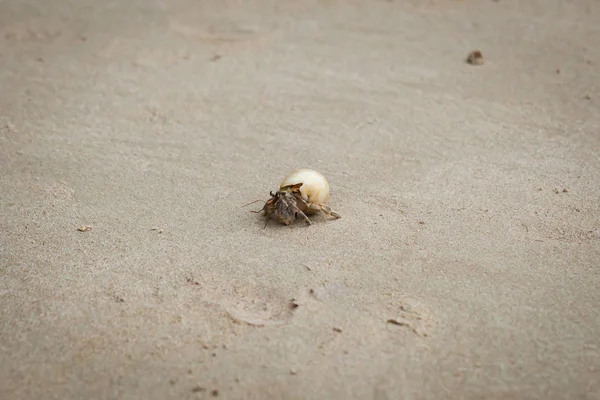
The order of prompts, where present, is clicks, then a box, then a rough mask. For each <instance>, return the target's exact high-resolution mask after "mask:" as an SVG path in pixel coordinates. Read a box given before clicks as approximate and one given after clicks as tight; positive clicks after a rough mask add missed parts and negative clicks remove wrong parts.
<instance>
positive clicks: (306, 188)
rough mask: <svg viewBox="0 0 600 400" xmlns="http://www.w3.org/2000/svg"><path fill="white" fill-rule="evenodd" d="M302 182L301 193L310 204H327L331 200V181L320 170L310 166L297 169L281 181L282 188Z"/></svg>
mask: <svg viewBox="0 0 600 400" xmlns="http://www.w3.org/2000/svg"><path fill="white" fill-rule="evenodd" d="M301 182H302V186H300V193H302V198H303V199H304V201H306V202H308V203H310V204H319V205H321V204H325V203H326V202H327V200H329V183H327V180H326V179H325V177H324V176H323V175H321V174H320V173H319V172H317V171H314V170H312V169H308V168H301V169H297V170H295V171H294V172H292V173H291V174H289V175H288V176H286V177H285V179H284V180H283V181H282V182H281V185H280V188H283V187H285V186H289V185H295V184H298V183H301Z"/></svg>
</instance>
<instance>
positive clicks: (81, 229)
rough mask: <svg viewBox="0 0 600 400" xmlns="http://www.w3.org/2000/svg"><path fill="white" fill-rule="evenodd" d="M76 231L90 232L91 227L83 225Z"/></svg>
mask: <svg viewBox="0 0 600 400" xmlns="http://www.w3.org/2000/svg"><path fill="white" fill-rule="evenodd" d="M77 230H78V231H79V232H89V231H91V230H92V227H91V226H89V225H83V226H80V227H79V228H77Z"/></svg>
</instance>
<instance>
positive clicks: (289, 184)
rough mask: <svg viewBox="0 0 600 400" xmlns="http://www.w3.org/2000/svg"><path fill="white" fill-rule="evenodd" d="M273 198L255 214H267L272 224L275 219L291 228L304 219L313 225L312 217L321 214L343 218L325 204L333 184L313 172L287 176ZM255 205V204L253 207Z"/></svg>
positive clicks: (295, 173) (299, 170)
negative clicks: (292, 224) (294, 222)
mask: <svg viewBox="0 0 600 400" xmlns="http://www.w3.org/2000/svg"><path fill="white" fill-rule="evenodd" d="M270 195H271V198H270V199H269V200H267V202H265V205H264V207H263V208H262V209H261V210H259V211H253V212H254V213H260V212H264V214H265V217H266V218H267V222H266V224H265V228H266V227H267V225H268V224H269V221H270V219H271V217H272V216H275V218H276V219H277V220H278V221H279V222H281V223H282V224H284V225H290V224H291V223H292V222H293V221H294V220H295V219H296V216H300V217H302V218H303V219H304V220H305V221H306V222H307V223H308V224H309V225H311V224H312V222H311V220H310V219H309V218H308V215H312V214H315V213H317V212H319V211H322V212H324V213H325V214H327V215H331V216H333V217H335V218H341V215H340V214H338V213H336V212H335V211H332V210H331V208H329V206H327V205H326V204H325V203H327V201H328V200H329V184H328V183H327V180H326V179H325V177H324V176H323V175H321V174H320V173H319V172H317V171H314V170H312V169H307V168H301V169H297V170H295V171H294V172H292V173H291V174H289V175H288V176H286V177H285V178H284V179H283V181H282V182H281V184H280V185H279V190H278V191H277V192H276V193H273V192H270ZM250 204H252V203H250Z"/></svg>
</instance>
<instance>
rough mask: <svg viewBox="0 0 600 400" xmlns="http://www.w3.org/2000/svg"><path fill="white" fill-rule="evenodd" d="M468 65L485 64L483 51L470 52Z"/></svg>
mask: <svg viewBox="0 0 600 400" xmlns="http://www.w3.org/2000/svg"><path fill="white" fill-rule="evenodd" d="M467 63H468V64H471V65H481V64H483V54H481V51H479V50H474V51H472V52H470V53H469V56H468V57H467Z"/></svg>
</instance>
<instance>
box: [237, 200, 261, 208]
mask: <svg viewBox="0 0 600 400" xmlns="http://www.w3.org/2000/svg"><path fill="white" fill-rule="evenodd" d="M259 201H262V202H263V203H266V201H264V200H254V201H252V202H250V203H248V204H244V205H243V206H242V207H240V208H244V207H246V206H249V205H250V204H254V203H258V202H259Z"/></svg>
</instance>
